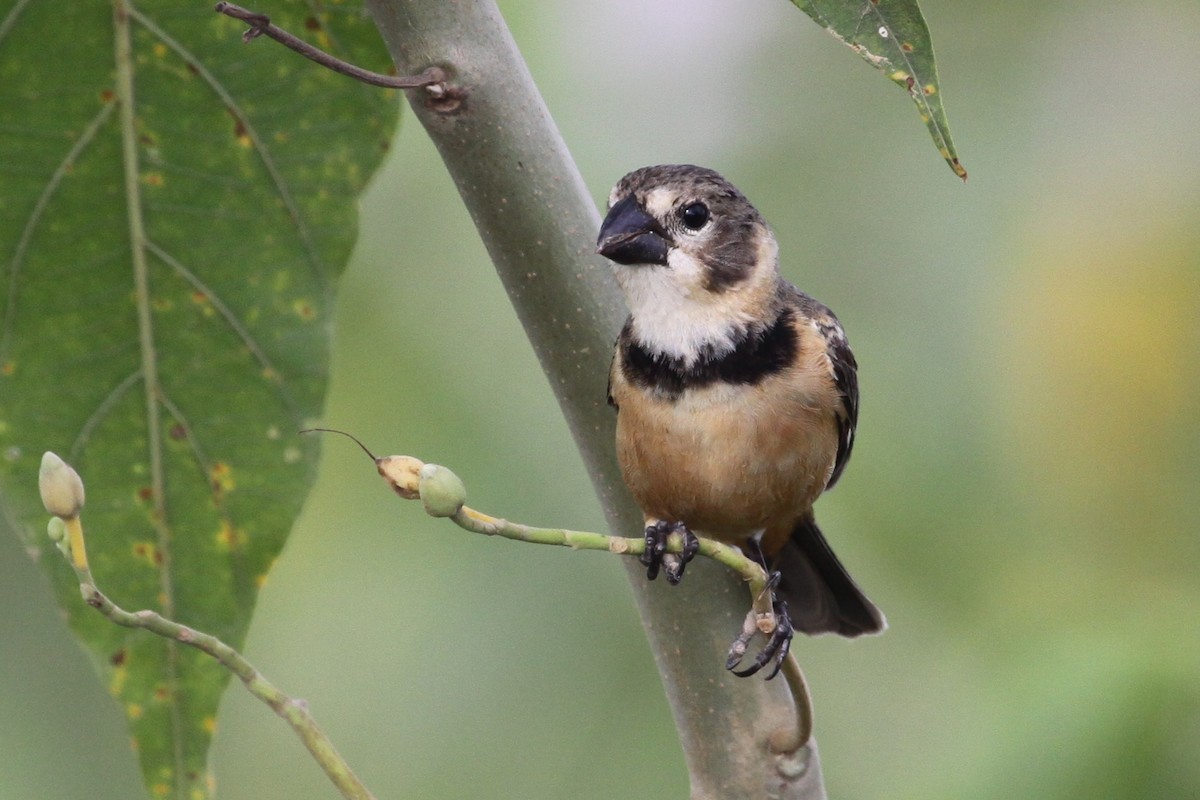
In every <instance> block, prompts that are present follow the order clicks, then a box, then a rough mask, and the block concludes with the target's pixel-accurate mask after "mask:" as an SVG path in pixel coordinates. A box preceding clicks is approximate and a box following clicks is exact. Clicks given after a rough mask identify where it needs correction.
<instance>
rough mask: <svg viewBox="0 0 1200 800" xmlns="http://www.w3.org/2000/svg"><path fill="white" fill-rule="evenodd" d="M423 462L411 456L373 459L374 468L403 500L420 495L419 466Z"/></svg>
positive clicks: (423, 463) (422, 465)
mask: <svg viewBox="0 0 1200 800" xmlns="http://www.w3.org/2000/svg"><path fill="white" fill-rule="evenodd" d="M424 466H425V462H423V461H420V460H419V459H416V458H413V457H412V456H384V457H383V458H377V459H375V469H377V470H379V474H380V475H382V476H383V479H384V480H386V481H387V482H388V486H391V487H392V490H393V491H395V492H396V494H398V495H400V496H401V497H403V498H404V499H405V500H416V499H417V498H418V497H420V488H419V487H420V482H421V468H422V467H424Z"/></svg>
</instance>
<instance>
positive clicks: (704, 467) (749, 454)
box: [617, 382, 837, 542]
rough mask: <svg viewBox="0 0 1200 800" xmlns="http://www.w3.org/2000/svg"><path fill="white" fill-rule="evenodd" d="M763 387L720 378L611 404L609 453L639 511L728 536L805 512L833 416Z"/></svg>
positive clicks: (826, 458) (816, 486)
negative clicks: (665, 395)
mask: <svg viewBox="0 0 1200 800" xmlns="http://www.w3.org/2000/svg"><path fill="white" fill-rule="evenodd" d="M770 383H771V382H768V384H770ZM775 388H778V387H775ZM771 389H772V387H771V386H770V385H767V386H762V385H760V386H758V387H753V388H750V387H740V386H728V385H722V386H718V387H712V388H707V389H704V390H700V391H695V390H693V391H689V392H686V393H685V394H684V395H683V397H681V398H679V399H678V400H674V401H671V400H667V399H658V398H656V399H653V400H648V401H647V400H645V399H643V401H642V402H636V403H621V404H620V412H619V414H618V417H617V457H618V460H619V462H620V466H621V472H622V474H623V476H624V478H625V482H626V484H628V486H629V488H630V490H631V491H632V492H633V495H634V497H635V499H636V500H637V501H638V504H639V506H640V507H641V509H642V510H643V512H644V513H645V514H646V515H647V516H648V517H656V518H658V519H662V520H667V521H670V522H683V523H684V524H686V525H687V526H688V527H690V528H692V529H693V530H696V531H698V532H701V533H704V534H706V535H709V536H713V537H715V538H718V539H724V540H727V541H730V542H739V541H741V540H742V539H743V538H744V537H746V536H748V535H751V534H753V533H754V532H756V531H759V530H762V529H764V528H774V527H778V526H781V525H782V526H789V527H790V525H791V524H792V523H793V522H794V521H795V519H797V518H798V517H799V516H800V515H802V514H804V513H805V512H807V511H808V509H809V508H810V507H811V506H812V503H813V501H815V500H816V498H817V496H818V495H820V494H821V492H822V491H823V490H824V488H825V484H826V482H827V480H828V478H829V473H830V470H831V469H832V468H833V462H832V457H831V454H833V453H834V452H836V449H837V447H836V424H835V422H834V418H833V416H832V414H831V413H830V412H829V411H822V410H821V409H820V408H819V407H818V406H817V405H815V404H812V403H811V401H809V402H806V401H805V399H804V398H802V397H799V396H795V395H792V396H780V394H779V393H777V392H774V393H773V392H772V391H771Z"/></svg>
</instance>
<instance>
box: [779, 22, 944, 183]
mask: <svg viewBox="0 0 1200 800" xmlns="http://www.w3.org/2000/svg"><path fill="white" fill-rule="evenodd" d="M792 4H793V5H795V6H796V7H797V8H799V9H800V10H801V11H803V12H804V13H805V14H808V15H809V16H810V17H812V18H813V20H815V21H816V23H817V24H818V25H820V26H821V27H822V28H824V29H825V30H827V31H829V32H830V33H831V34H833V36H834V38H836V39H837V40H838V41H840V42H842V43H843V44H845V45H846V46H848V47H849V48H850V49H851V50H853V51H854V52H856V53H858V54H859V55H860V56H862V57H863V58H864V59H866V61H867V62H868V63H869V64H871V66H873V67H875V69H877V70H879V71H881V72H882V73H883V74H884V75H887V76H888V78H890V79H891V80H892V81H894V82H895V83H898V84H899V85H900V86H902V87H904V89H905V91H907V92H908V94H909V96H910V97H912V99H913V102H914V103H916V104H917V111H919V112H920V114H921V121H922V122H924V123H925V126H926V127H927V128H929V135H930V136H932V137H933V143H934V145H936V146H937V149H938V152H939V153H941V155H942V158H944V159H946V163H947V164H949V165H950V169H952V170H954V174H955V175H957V176H958V177H960V178H962V179H963V180H966V179H967V171H966V169H964V168H963V165H962V164H961V163H960V162H959V160H958V153H957V152H956V151H955V149H954V143H953V142H952V141H950V126H949V124H948V123H947V121H946V110H945V109H944V108H943V107H942V92H941V88H940V86H939V84H938V76H937V64H936V63H935V61H934V58H933V42H932V41H931V39H930V37H929V28H928V26H926V24H925V18H924V17H923V16H922V15H921V9H920V7H919V6H918V5H917V0H856V1H854V2H852V1H851V0H792Z"/></svg>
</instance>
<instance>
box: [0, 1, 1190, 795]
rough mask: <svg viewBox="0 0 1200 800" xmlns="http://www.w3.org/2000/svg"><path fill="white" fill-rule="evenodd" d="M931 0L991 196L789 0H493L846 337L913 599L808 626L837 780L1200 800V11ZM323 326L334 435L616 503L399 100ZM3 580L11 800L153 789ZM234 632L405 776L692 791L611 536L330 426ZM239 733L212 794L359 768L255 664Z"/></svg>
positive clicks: (8, 556)
mask: <svg viewBox="0 0 1200 800" xmlns="http://www.w3.org/2000/svg"><path fill="white" fill-rule="evenodd" d="M922 6H923V8H924V11H925V14H926V17H927V19H928V21H929V23H930V27H931V29H932V33H933V38H934V43H935V47H936V49H937V53H938V57H939V66H940V71H941V77H942V89H943V97H944V99H945V102H946V105H947V109H948V112H949V115H950V122H951V126H952V131H953V134H954V137H955V142H956V144H957V145H958V148H959V152H960V155H961V156H962V158H963V160H964V163H965V165H966V166H967V168H968V170H970V174H971V178H970V182H969V183H968V184H967V185H965V186H964V185H962V184H961V183H960V182H959V181H958V180H957V179H956V178H954V176H953V175H952V174H951V173H950V171H949V170H948V169H947V168H946V166H945V165H944V164H943V163H942V161H941V159H940V158H939V157H938V155H937V153H936V152H935V150H934V148H933V147H932V145H931V144H930V142H929V140H928V136H927V134H926V131H925V128H924V127H923V126H922V125H921V123H920V121H919V120H918V118H917V116H916V114H915V113H914V109H913V106H912V104H911V103H910V102H909V101H908V100H907V98H905V97H904V95H903V93H902V92H900V91H898V90H897V89H896V87H895V86H894V85H892V84H891V83H890V82H888V81H887V80H885V79H884V78H882V77H881V76H880V75H878V74H877V73H875V72H874V71H873V70H871V69H870V68H869V67H867V66H866V65H865V64H863V63H862V62H861V61H860V60H859V59H857V58H856V57H855V56H854V55H853V54H851V53H850V52H848V51H846V50H845V49H844V48H843V47H842V46H841V45H839V44H838V43H837V42H835V41H834V40H833V39H832V38H830V37H828V36H827V35H825V34H823V33H822V32H821V31H820V30H819V29H817V27H816V26H814V25H813V24H812V23H811V22H810V21H809V20H808V19H807V18H806V17H804V16H803V15H802V14H801V13H800V12H798V11H797V10H796V9H794V8H792V7H791V6H790V5H789V4H788V3H785V2H782V0H770V1H768V0H754V1H753V2H733V1H732V0H727V1H726V2H695V1H694V0H693V1H691V2H658V3H641V2H634V0H621V2H610V3H583V2H578V0H575V1H573V2H566V0H559V2H549V1H548V0H546V1H543V2H531V1H530V0H525V2H521V3H517V2H507V3H503V4H502V7H503V9H504V11H505V13H506V15H507V16H508V19H509V23H510V25H511V26H512V28H513V32H514V35H515V36H516V38H517V40H518V42H519V43H520V45H521V47H522V48H523V50H524V53H525V56H526V58H527V59H528V61H529V64H530V67H531V69H532V71H533V73H534V76H535V78H536V79H537V81H538V82H539V85H540V86H541V89H542V91H543V93H544V95H545V97H546V100H547V102H548V104H549V106H550V109H551V111H552V112H553V113H554V115H555V117H556V120H557V122H558V124H559V126H560V127H561V129H562V132H563V135H564V137H565V138H566V140H567V142H568V144H569V146H570V147H571V149H572V151H573V153H574V155H575V158H576V159H577V161H578V164H579V166H580V168H581V170H582V172H583V174H584V177H585V178H586V179H587V182H588V185H589V186H590V187H591V188H592V190H593V194H594V196H595V198H596V200H597V202H598V203H603V201H604V198H605V197H606V196H607V192H608V190H609V188H610V187H611V185H612V184H613V183H614V182H615V181H616V180H617V178H619V177H620V176H621V175H622V174H624V173H625V172H626V171H628V170H630V169H632V168H634V167H638V166H642V165H645V164H651V163H660V162H668V161H688V162H694V163H699V164H704V165H708V166H712V167H714V168H716V169H718V170H720V171H721V172H723V173H724V174H725V175H726V176H727V177H729V178H730V179H731V180H732V181H734V182H735V183H736V184H737V185H738V186H739V187H740V188H741V189H742V190H743V191H744V192H745V193H746V194H747V195H748V196H750V198H751V199H752V200H754V201H755V202H756V204H757V205H758V206H759V208H760V209H761V210H762V211H763V213H764V214H765V216H766V217H767V218H768V219H769V220H771V221H772V223H773V225H774V226H775V228H776V231H777V233H778V235H779V238H780V244H781V249H782V254H783V264H784V271H785V273H786V274H787V276H788V277H789V278H790V279H792V280H793V281H794V282H795V283H797V284H798V285H800V286H801V287H802V288H804V289H806V290H808V291H809V292H811V293H812V294H814V295H816V296H817V297H819V298H820V299H822V300H824V301H825V302H826V303H828V304H829V305H830V306H832V307H833V308H834V309H835V310H836V311H837V312H838V314H839V316H840V317H841V318H842V321H843V322H844V323H845V325H846V327H847V329H848V331H849V333H850V337H851V341H852V343H853V344H854V346H855V350H856V353H857V354H858V358H859V362H860V365H861V370H860V379H861V383H862V391H863V407H862V422H861V428H860V435H859V440H858V445H857V447H856V451H855V456H854V459H853V460H852V462H851V466H850V468H849V470H848V471H847V473H846V476H845V478H844V479H843V480H842V482H841V483H840V484H839V487H838V489H837V491H836V492H833V493H832V494H830V495H829V496H828V497H826V498H825V499H824V500H822V501H821V503H820V505H819V507H818V508H819V513H820V517H821V519H822V524H823V527H824V529H825V530H826V532H827V534H828V535H829V536H830V538H831V539H832V541H833V543H834V545H835V546H836V548H837V550H838V552H839V553H840V554H841V555H842V557H843V559H844V560H845V561H846V562H847V564H848V565H849V566H850V568H851V570H852V571H853V572H854V574H855V575H856V577H857V578H858V579H859V581H860V583H861V584H862V585H863V586H864V587H865V588H866V589H867V591H868V592H869V593H870V594H871V595H872V597H873V598H874V599H875V600H876V601H877V602H878V603H879V604H880V605H881V606H882V607H883V608H884V610H885V611H886V612H887V614H888V617H889V621H890V622H891V626H892V627H891V630H890V631H889V632H888V633H887V634H886V635H885V636H883V637H879V638H874V639H871V640H869V641H862V642H854V643H847V642H843V641H838V640H832V639H828V638H823V639H816V640H811V639H806V640H804V641H799V640H798V641H797V643H796V650H797V653H798V655H799V656H800V659H801V662H802V663H803V664H804V666H805V668H806V670H807V672H808V677H809V681H810V683H811V684H812V689H813V692H814V695H815V699H816V705H817V714H818V717H817V736H818V739H819V741H820V745H821V752H822V762H823V767H824V770H825V774H826V781H827V785H828V787H829V790H830V794H831V796H834V797H838V798H884V797H886V798H947V799H948V798H964V797H969V798H1012V797H1023V798H1079V797H1105V798H1184V797H1196V796H1198V795H1200V757H1197V752H1198V751H1200V537H1198V535H1197V533H1198V531H1200V491H1198V489H1200V486H1198V483H1200V413H1198V412H1200V400H1198V398H1200V224H1198V223H1200V104H1197V103H1196V102H1195V101H1196V94H1195V92H1196V87H1197V85H1198V81H1200V48H1198V47H1197V46H1196V42H1197V41H1200V5H1198V4H1197V3H1195V1H1194V0H1175V1H1173V2H1172V1H1170V0H1160V1H1159V2H1120V3H1118V2H1106V3H1092V4H1088V5H1086V6H1084V7H1080V6H1077V5H1074V4H1065V3H1040V2H1031V1H1028V0H1027V1H1026V2H975V3H953V2H949V1H948V0H926V2H924V3H922ZM264 10H269V9H267V8H265V7H264ZM256 46H269V45H266V44H260V45H256ZM336 345H337V349H336V353H335V359H334V372H335V374H334V380H333V384H332V390H331V393H330V400H329V408H328V413H327V415H326V417H325V420H324V421H325V422H326V423H327V424H329V425H333V426H337V427H341V428H345V429H348V430H352V431H353V432H354V433H356V434H357V435H358V436H360V437H361V438H362V439H363V440H364V441H366V442H367V443H368V444H369V445H370V446H371V447H372V448H374V449H375V450H376V451H377V452H381V453H389V452H394V453H408V454H412V455H416V456H418V457H420V458H423V459H425V460H429V461H437V462H440V463H444V464H447V465H449V466H451V467H453V468H454V469H455V470H456V471H457V472H458V473H459V474H460V475H461V476H462V477H463V478H464V479H465V480H466V482H467V485H468V489H469V491H470V495H471V502H472V503H473V505H475V506H477V507H479V508H481V509H483V510H487V511H490V512H492V513H495V514H499V515H502V516H505V517H508V518H512V519H519V520H522V521H526V522H529V523H533V524H538V523H541V524H559V525H565V526H571V527H579V528H593V529H598V528H600V527H601V526H602V520H601V515H600V512H599V509H598V506H597V503H596V501H595V499H594V498H593V496H592V493H591V490H590V487H589V485H588V482H587V479H586V476H585V475H584V472H583V469H582V466H581V464H580V461H579V459H578V457H577V455H576V454H575V452H574V449H573V447H572V444H571V442H570V439H569V437H568V435H567V432H566V428H565V425H564V424H563V423H562V421H561V419H560V418H559V415H558V412H557V409H556V406H555V404H554V401H553V399H552V397H551V395H550V392H549V390H548V388H547V386H546V383H545V380H544V379H543V377H542V375H541V373H540V371H539V369H538V367H537V364H536V363H535V361H534V359H533V357H532V355H531V353H530V351H529V349H528V347H527V345H526V344H525V342H524V339H523V335H522V333H521V330H520V327H519V325H518V324H517V322H516V320H515V318H514V315H513V313H512V311H511V309H510V307H509V305H508V302H507V300H506V299H505V297H504V295H503V292H502V290H501V287H500V285H499V282H498V280H497V279H496V277H495V275H494V274H493V272H492V270H491V268H490V265H489V264H488V261H487V258H486V256H485V254H484V252H483V249H482V247H481V245H480V244H479V242H478V240H477V238H476V236H475V233H474V230H473V228H472V227H471V224H470V221H469V219H468V218H467V215H466V213H465V212H464V211H463V210H462V208H461V207H460V205H459V202H458V198H457V195H456V193H455V191H454V188H453V186H452V185H451V183H450V181H449V180H448V178H447V177H446V175H445V173H444V171H443V169H442V166H441V163H440V161H439V159H438V157H437V155H436V153H435V152H434V150H433V148H432V147H431V145H430V144H429V142H428V141H427V139H426V137H425V135H424V133H423V132H422V131H421V130H420V128H419V126H418V125H416V124H415V123H414V124H406V125H405V127H403V129H402V131H401V134H400V136H399V140H398V141H397V142H396V145H395V147H394V148H393V155H392V157H391V159H390V161H389V163H388V164H387V166H386V168H385V169H384V171H383V172H382V173H381V174H380V175H379V176H378V178H377V179H376V181H375V183H374V186H373V188H372V190H371V191H370V192H369V193H368V195H367V197H366V198H365V199H364V202H363V230H362V237H361V240H360V242H359V247H358V250H357V253H356V256H355V258H354V261H353V262H352V264H351V266H350V269H349V271H348V274H347V276H346V279H345V282H344V283H343V286H342V291H341V298H340V322H339V327H338V330H337V340H336ZM110 588H113V589H114V594H117V595H119V592H117V591H115V587H110ZM118 599H119V597H118ZM0 605H2V607H3V608H4V610H5V613H4V614H2V615H0V800H8V798H84V797H87V798H89V800H107V799H108V798H130V797H136V796H138V795H139V794H140V793H141V791H142V790H141V788H140V784H139V779H138V773H137V769H136V766H135V764H134V759H133V757H132V755H131V754H130V753H129V751H128V747H127V744H126V734H125V732H124V725H123V721H122V718H121V715H120V713H119V711H118V709H117V707H116V705H115V704H114V703H113V702H111V701H110V700H109V699H108V698H107V696H105V695H104V694H103V693H102V692H101V690H100V687H99V684H98V683H97V682H96V681H95V679H94V678H93V676H92V674H91V671H90V667H89V665H88V664H87V661H86V659H85V657H84V655H83V653H82V652H81V651H80V650H79V649H78V648H77V647H76V645H75V644H74V643H73V641H72V640H71V639H70V638H69V636H68V634H67V631H66V628H65V626H64V625H63V624H62V623H61V622H60V620H59V618H58V614H57V612H56V610H55V609H54V606H53V603H52V599H51V596H50V592H49V589H48V587H47V586H46V582H45V580H44V579H43V578H42V576H41V575H40V573H39V572H38V571H37V570H36V569H35V568H34V566H33V565H32V564H31V563H30V562H29V561H28V560H27V559H25V557H24V555H23V553H22V552H21V548H20V546H19V545H18V542H17V540H16V537H14V536H3V537H0ZM731 633H732V632H731ZM247 653H248V655H249V657H250V658H251V659H252V660H253V661H254V662H255V663H256V664H257V665H258V666H259V667H260V668H261V669H262V670H263V671H264V672H265V673H266V674H267V675H268V676H269V677H271V678H272V679H273V680H274V681H275V682H276V683H278V684H279V685H280V686H281V687H282V688H284V689H285V690H286V691H289V692H291V693H293V694H295V695H298V696H300V697H304V698H306V699H307V700H308V701H309V702H310V703H311V705H312V708H313V710H314V711H315V713H316V715H317V717H318V719H319V720H320V721H321V722H322V723H323V724H324V725H325V727H326V729H327V730H328V731H329V733H330V734H331V735H332V736H333V738H334V740H335V741H336V742H337V744H338V746H339V748H340V749H341V750H342V751H343V753H344V754H345V755H346V756H347V758H348V759H349V761H350V762H351V764H352V765H354V766H355V767H356V768H357V769H358V770H359V773H360V775H361V776H362V777H363V778H364V779H365V781H366V782H367V784H368V785H369V786H371V787H372V789H373V791H374V792H375V793H376V794H377V795H378V796H379V797H381V798H399V797H420V798H442V797H444V798H468V797H502V798H509V797H511V798H518V797H519V798H561V797H571V798H612V797H628V798H659V797H676V798H679V797H684V796H686V791H687V790H686V775H685V772H684V768H683V761H682V755H681V753H680V751H679V746H678V744H677V742H676V740H675V736H674V730H673V727H672V723H671V720H670V717H669V713H668V710H667V707H666V704H665V701H664V700H663V698H662V693H661V689H660V687H659V685H658V677H657V675H656V673H655V671H654V668H653V665H652V662H651V659H650V656H649V654H648V652H647V650H646V647H645V643H644V639H643V635H642V631H641V628H640V625H639V622H638V619H637V616H636V614H635V612H634V610H633V607H632V602H631V598H630V595H629V592H628V589H627V588H626V582H625V577H624V572H623V571H622V570H621V569H620V568H619V567H618V565H617V564H616V563H614V562H613V560H612V559H610V558H606V557H604V556H602V555H598V554H588V553H570V552H568V551H560V550H557V549H551V548H537V547H532V546H521V545H517V544H513V543H510V542H503V541H492V540H488V539H482V538H479V537H472V536H468V535H466V534H462V533H460V532H458V531H457V530H456V529H454V528H453V527H452V526H448V525H446V524H438V523H436V522H434V521H432V520H429V519H427V518H426V517H425V516H424V514H423V513H422V512H421V511H420V509H419V508H418V507H416V506H415V505H414V504H405V503H402V502H400V501H398V500H396V499H395V498H394V497H393V496H391V495H390V493H389V492H388V491H387V489H385V488H384V487H383V486H382V485H381V484H380V482H379V480H378V479H377V478H376V476H375V473H374V470H373V468H372V465H371V464H370V462H369V461H367V460H366V459H365V458H364V457H363V456H362V454H361V453H360V452H359V451H358V450H357V449H356V448H354V447H353V446H352V445H351V444H349V443H348V442H345V441H342V440H338V439H329V440H328V441H327V442H326V443H325V457H324V461H323V463H322V465H321V477H320V480H319V483H318V485H317V488H316V490H315V491H314V493H313V495H312V497H311V499H310V501H309V503H308V505H307V507H306V511H305V513H304V515H303V517H302V519H301V521H300V524H299V525H298V527H297V529H296V531H295V533H294V535H293V537H292V539H291V542H290V544H289V545H288V548H287V549H286V551H285V552H284V555H283V557H282V558H281V559H280V561H279V564H278V566H277V567H276V569H275V571H274V572H273V573H272V576H271V580H270V582H269V584H268V585H267V587H266V589H265V591H264V592H263V595H262V599H261V602H260V605H259V609H258V612H257V616H256V619H255V622H254V625H253V628H252V630H251V633H250V638H249V642H248V645H247ZM219 725H220V727H219V731H218V735H217V739H216V745H215V752H214V765H215V773H216V779H217V782H218V789H219V792H220V794H221V796H223V797H225V798H230V799H231V800H232V799H233V798H292V797H332V796H335V795H334V792H333V790H332V789H331V788H330V787H329V786H328V785H327V784H326V782H325V779H324V777H323V776H322V775H321V773H320V772H319V770H318V768H317V767H316V766H315V765H314V764H313V763H312V762H311V761H309V760H308V758H307V757H306V754H305V753H304V751H303V749H302V748H301V746H300V745H299V743H298V742H297V741H296V740H295V739H294V738H293V736H292V734H291V732H290V731H289V730H288V729H287V728H286V726H284V725H283V724H282V723H281V722H280V721H279V720H277V719H276V718H275V717H273V716H272V715H271V714H270V712H269V711H267V710H266V709H265V708H264V707H262V706H261V705H259V704H258V703H257V702H256V701H253V700H252V699H250V698H249V696H248V695H246V694H245V692H243V691H242V690H241V689H240V688H239V687H238V686H236V685H235V686H233V687H231V689H230V691H229V692H228V693H227V696H226V699H225V702H224V705H223V708H222V716H221V719H220V724H219Z"/></svg>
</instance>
